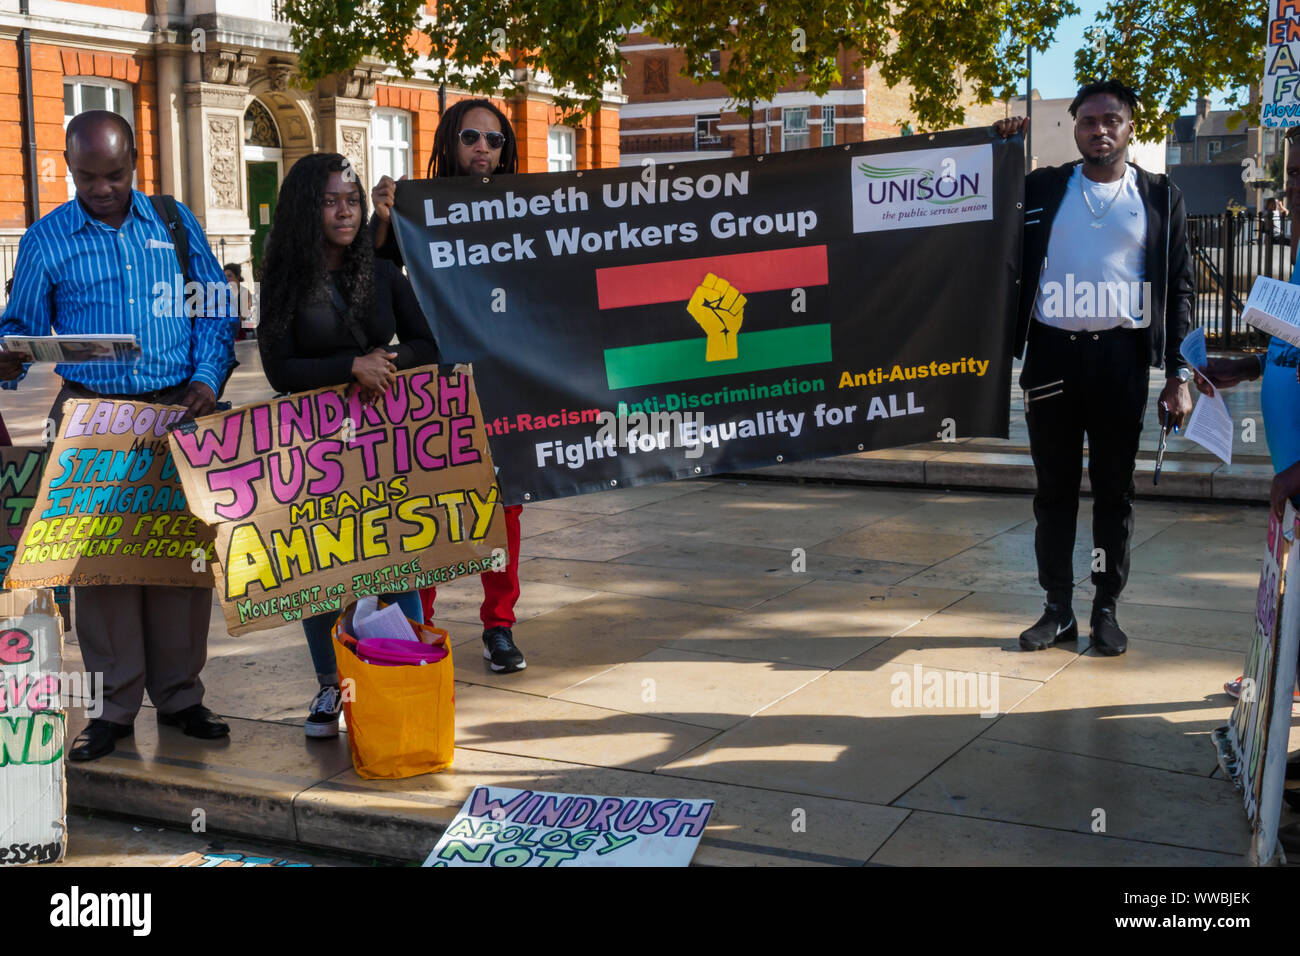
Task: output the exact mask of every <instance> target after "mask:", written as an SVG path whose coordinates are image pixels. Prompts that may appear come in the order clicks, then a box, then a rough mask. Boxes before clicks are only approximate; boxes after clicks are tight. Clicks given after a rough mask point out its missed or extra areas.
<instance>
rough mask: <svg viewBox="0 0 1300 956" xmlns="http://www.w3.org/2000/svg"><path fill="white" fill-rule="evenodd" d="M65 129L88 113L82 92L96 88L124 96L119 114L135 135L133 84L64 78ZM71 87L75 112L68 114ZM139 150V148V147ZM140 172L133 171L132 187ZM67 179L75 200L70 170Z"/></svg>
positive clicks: (98, 77) (80, 77)
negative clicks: (83, 89) (88, 88)
mask: <svg viewBox="0 0 1300 956" xmlns="http://www.w3.org/2000/svg"><path fill="white" fill-rule="evenodd" d="M63 86H64V91H63V103H64V106H63V129H64V131H66V130H67V128H68V121H69V120H71V119H72V117H73V116H76V115H77V114H78V113H84V112H86V107H85V106H83V105H82V98H81V90H82V88H83V87H87V86H96V87H99V88H101V89H108V90H116V91H118V92H119V93H121V95H122V112H120V113H118V115H119V116H121V117H122V118H123V119H124V120H126V121H127V122H128V123H129V124H130V125H131V132H132V134H133V135H134V134H135V132H136V128H135V98H134V96H133V95H132V93H131V84H129V83H123V82H122V81H121V80H110V79H108V78H107V77H103V76H65V77H64V78H63ZM68 86H71V87H72V90H73V93H72V99H73V109H74V112H73V113H71V114H69V113H68V107H67V102H68V93H67V87H68ZM137 148H138V147H137ZM138 175H139V174H138V171H133V172H132V175H131V187H132V188H135V186H136V179H137V177H138ZM65 179H66V180H67V183H68V199H73V198H74V197H75V196H76V195H77V187H76V185H75V184H74V183H73V182H72V170H68V171H67V173H66V175H65Z"/></svg>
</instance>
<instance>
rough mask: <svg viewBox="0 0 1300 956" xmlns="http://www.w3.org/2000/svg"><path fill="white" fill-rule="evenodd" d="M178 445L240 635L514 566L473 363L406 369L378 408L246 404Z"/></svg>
mask: <svg viewBox="0 0 1300 956" xmlns="http://www.w3.org/2000/svg"><path fill="white" fill-rule="evenodd" d="M171 442H172V450H173V452H174V453H175V456H176V461H177V467H178V470H179V471H180V475H181V481H182V483H183V484H184V486H185V490H186V492H187V493H188V495H189V502H190V507H191V508H192V509H193V511H194V514H196V515H198V517H200V518H201V519H203V520H204V521H206V522H208V523H209V524H211V525H214V526H215V530H216V535H217V549H216V550H217V560H216V564H217V573H218V575H219V581H218V596H219V598H220V600H221V604H222V607H223V608H224V609H225V613H226V623H227V626H228V628H229V630H230V633H232V634H239V633H243V632H246V631H253V630H259V629H262V628H268V627H276V626H279V625H282V624H284V623H285V622H286V621H294V620H300V619H302V618H303V617H311V616H312V615H315V614H322V613H325V612H327V611H337V610H342V609H343V608H344V607H346V606H347V605H348V604H350V603H351V602H353V601H355V600H356V599H357V598H360V597H365V596H366V595H369V594H388V593H401V592H404V591H411V590H414V589H415V588H421V587H428V586H431V585H435V584H439V583H441V582H444V581H449V580H451V579H452V578H455V577H459V576H461V575H464V574H478V573H481V572H483V571H489V570H492V569H493V568H495V567H499V566H503V565H504V562H505V558H506V555H505V543H506V538H505V525H504V521H503V511H502V508H501V505H500V503H499V502H500V492H499V490H498V488H497V485H496V479H495V475H494V470H493V466H492V459H491V456H490V454H489V452H488V445H487V435H486V432H485V431H484V429H483V417H482V413H481V411H480V410H479V403H478V395H477V394H476V393H475V391H474V376H473V371H472V370H471V369H470V367H469V366H457V367H456V368H455V369H452V370H450V371H448V372H446V373H444V372H442V371H440V370H439V369H438V368H437V367H436V366H427V367H424V368H420V369H411V370H409V371H406V372H402V373H399V374H398V377H397V381H396V383H395V384H394V385H393V386H392V388H390V389H389V390H388V392H387V393H386V394H385V395H384V396H383V397H382V398H381V399H380V400H379V402H378V403H376V404H375V405H373V406H366V405H364V404H363V403H362V402H361V399H360V397H359V396H358V395H356V394H349V389H348V388H346V387H345V386H339V387H336V388H322V389H317V390H316V391H313V392H304V393H302V394H300V395H293V396H290V397H288V398H282V399H278V400H276V401H273V402H267V403H266V404H262V405H250V406H247V407H245V408H237V409H235V410H233V411H230V412H225V413H222V414H218V415H210V416H208V417H206V418H202V419H199V420H198V421H197V422H194V423H187V424H186V425H184V426H181V427H180V428H177V429H176V430H175V431H173V432H172V436H171ZM494 551H495V552H496V553H495V554H494V553H493V552H494Z"/></svg>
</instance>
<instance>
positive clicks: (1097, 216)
mask: <svg viewBox="0 0 1300 956" xmlns="http://www.w3.org/2000/svg"><path fill="white" fill-rule="evenodd" d="M1087 178H1088V177H1087V176H1084V175H1083V174H1082V173H1080V174H1079V192H1081V193H1083V201H1084V203H1085V204H1086V205H1087V206H1088V212H1090V213H1091V214H1092V218H1093V220H1094V221H1093V222H1091V223H1089V225H1090V226H1092V228H1094V229H1100V228H1102V225H1103V223H1102V222H1101V220H1102V219H1104V218H1105V216H1106V213H1108V212H1110V207H1111V206H1113V205H1115V200H1117V199H1119V194H1120V193H1122V192H1123V191H1124V180H1122V179H1121V180H1120V181H1119V189H1116V190H1115V195H1113V196H1111V197H1110V202H1108V203H1106V208H1105V209H1103V210H1102V211H1101V212H1097V210H1096V209H1093V208H1092V200H1091V199H1089V198H1088V189H1087V187H1086V186H1084V184H1083V181H1084V180H1085V179H1087Z"/></svg>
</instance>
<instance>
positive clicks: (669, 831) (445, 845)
mask: <svg viewBox="0 0 1300 956" xmlns="http://www.w3.org/2000/svg"><path fill="white" fill-rule="evenodd" d="M712 812H713V801H712V800H677V799H660V798H658V797H596V796H587V795H581V794H570V793H546V792H543V791H541V790H514V789H511V788H509V787H475V788H474V792H473V793H471V794H470V795H469V799H468V800H466V801H465V805H464V806H463V807H461V808H460V812H459V813H457V814H456V819H455V820H453V821H452V822H451V826H449V827H447V829H446V830H444V831H443V834H442V837H441V838H440V839H439V840H438V845H437V846H435V847H434V848H433V852H432V853H430V854H429V858H428V859H427V860H425V861H424V865H425V866H503V867H505V866H686V865H687V864H688V863H690V862H691V857H692V856H694V855H695V848H696V847H697V846H699V843H700V836H701V835H702V834H703V833H704V827H705V826H706V825H707V824H708V822H709V814H711V813H712Z"/></svg>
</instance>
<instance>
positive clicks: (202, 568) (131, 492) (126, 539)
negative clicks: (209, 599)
mask: <svg viewBox="0 0 1300 956" xmlns="http://www.w3.org/2000/svg"><path fill="white" fill-rule="evenodd" d="M184 413H185V410H184V409H182V408H173V407H169V406H163V405H148V404H145V403H143V402H127V401H113V400H111V399H103V398H97V399H70V400H69V401H67V402H64V404H63V425H62V426H61V428H60V430H59V434H58V436H57V437H56V439H55V443H54V450H53V451H52V452H51V453H50V458H49V461H48V462H47V463H46V466H45V472H44V475H43V476H42V479H41V488H40V494H39V495H38V497H37V501H36V503H35V505H33V507H32V509H31V514H30V515H29V517H28V519H27V524H26V527H25V528H24V530H23V534H22V537H21V538H20V540H19V543H18V547H17V548H16V550H15V552H14V557H13V563H12V565H10V568H9V573H8V575H7V576H6V579H5V583H6V585H7V586H8V587H40V586H48V585H56V584H74V585H76V584H162V585H175V586H181V587H211V586H212V569H211V563H212V554H213V551H212V532H211V531H209V530H208V528H207V527H206V526H205V525H204V524H203V522H201V521H199V520H198V519H197V518H195V517H194V516H193V515H192V514H190V512H189V509H188V507H187V506H186V500H185V491H184V490H183V489H182V488H181V484H180V481H179V479H178V477H177V474H176V468H175V466H174V465H173V462H172V456H171V452H170V451H169V450H168V446H167V428H168V426H170V425H171V424H172V423H173V422H175V421H176V420H178V419H179V418H180V417H181V416H182V415H183V414H184Z"/></svg>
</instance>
